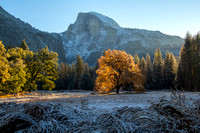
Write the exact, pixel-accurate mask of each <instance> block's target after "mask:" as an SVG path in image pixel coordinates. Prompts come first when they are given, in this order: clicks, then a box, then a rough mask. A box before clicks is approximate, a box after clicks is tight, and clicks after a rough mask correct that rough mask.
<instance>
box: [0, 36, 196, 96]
mask: <svg viewBox="0 0 200 133" xmlns="http://www.w3.org/2000/svg"><path fill="white" fill-rule="evenodd" d="M127 60H128V63H127V62H126V61H127ZM120 63H121V64H120ZM130 63H131V64H130ZM121 68H123V69H121ZM134 73H135V74H136V73H137V74H136V75H137V76H135V77H134V76H132V75H134ZM139 73H140V74H139ZM109 74H110V76H108V75H109ZM141 74H142V75H141ZM112 75H115V76H114V77H113V76H112ZM111 79H112V81H111ZM131 80H132V81H131ZM97 81H98V82H97ZM104 81H106V82H104ZM107 81H109V82H107ZM141 84H143V85H141ZM102 86H103V87H102ZM111 86H112V87H111ZM139 86H140V87H139ZM141 86H143V88H144V89H146V90H161V89H181V90H186V91H200V33H198V34H197V35H194V36H192V35H191V34H190V33H187V34H186V38H185V43H184V44H183V46H182V48H181V50H180V55H179V57H176V56H174V55H173V53H170V52H169V51H167V52H166V53H165V57H164V58H163V57H162V53H161V51H160V49H159V48H158V49H156V50H155V52H154V58H153V62H152V61H151V57H150V55H149V54H147V55H146V57H145V58H144V57H142V58H139V56H138V55H137V54H135V55H134V57H132V56H131V55H129V54H127V53H126V52H125V51H115V50H113V51H112V50H107V51H104V54H103V55H102V56H101V58H100V59H99V60H98V62H96V65H95V66H94V67H89V65H88V64H87V63H85V62H84V61H83V59H82V58H81V57H80V55H78V56H77V58H76V62H75V63H72V64H67V63H60V64H59V67H58V55H57V53H56V52H52V51H49V50H48V47H45V48H42V49H39V50H38V52H35V53H34V52H33V51H30V50H29V48H28V46H27V44H26V42H25V40H23V41H22V44H21V45H20V47H15V48H12V47H7V48H5V47H4V45H3V44H2V42H0V91H1V92H5V93H17V92H20V91H32V90H36V89H47V90H52V89H53V88H55V89H56V90H77V89H78V90H94V89H95V90H98V89H99V88H102V89H101V90H102V92H103V91H108V92H109V91H112V89H113V88H115V89H116V88H117V89H116V90H117V91H118V90H119V88H120V87H122V88H123V89H125V90H134V89H135V90H137V89H138V88H140V89H141V88H142V87H141ZM108 88H111V89H108ZM140 89H139V90H140Z"/></svg>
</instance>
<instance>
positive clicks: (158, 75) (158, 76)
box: [152, 48, 163, 90]
mask: <svg viewBox="0 0 200 133" xmlns="http://www.w3.org/2000/svg"><path fill="white" fill-rule="evenodd" d="M162 66H163V61H162V54H161V51H160V49H159V48H158V49H156V50H155V53H154V60H153V79H152V80H153V81H152V84H153V87H154V89H156V90H157V89H162V85H163V74H162Z"/></svg>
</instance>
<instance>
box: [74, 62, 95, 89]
mask: <svg viewBox="0 0 200 133" xmlns="http://www.w3.org/2000/svg"><path fill="white" fill-rule="evenodd" d="M89 70H90V69H89V66H88V64H87V63H85V71H84V73H83V75H82V76H81V80H80V82H79V85H78V89H84V90H92V89H93V85H92V81H91V75H90V71H89Z"/></svg>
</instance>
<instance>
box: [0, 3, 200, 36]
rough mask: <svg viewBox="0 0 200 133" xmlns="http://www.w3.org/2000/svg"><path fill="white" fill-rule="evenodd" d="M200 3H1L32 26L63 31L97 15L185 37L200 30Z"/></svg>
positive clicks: (44, 29)
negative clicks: (81, 14)
mask: <svg viewBox="0 0 200 133" xmlns="http://www.w3.org/2000/svg"><path fill="white" fill-rule="evenodd" d="M199 5H200V1H199V0H190V1H189V0H165V1H164V0H151V1H150V0H58V1H56V0H0V6H2V7H3V8H4V9H5V10H6V11H8V12H9V13H11V14H12V15H14V16H15V17H17V18H20V19H21V20H23V21H25V22H27V23H29V24H31V25H32V26H33V27H35V28H37V29H40V30H42V31H48V32H63V31H65V30H67V28H68V26H69V24H71V23H74V22H75V20H76V17H77V14H78V13H79V12H90V11H94V12H98V13H101V14H104V15H106V16H108V17H110V18H112V19H114V20H115V21H116V22H117V23H118V24H119V25H120V26H121V27H128V28H139V29H147V30H158V31H161V32H163V33H166V34H169V35H178V36H181V37H183V38H184V37H185V34H186V32H187V31H190V32H191V33H192V34H196V33H197V32H198V31H200V17H199V14H200V8H199Z"/></svg>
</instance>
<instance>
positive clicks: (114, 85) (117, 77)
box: [96, 49, 145, 93]
mask: <svg viewBox="0 0 200 133" xmlns="http://www.w3.org/2000/svg"><path fill="white" fill-rule="evenodd" d="M98 63H99V68H98V70H97V71H96V73H97V75H98V77H97V79H96V90H97V91H98V92H100V93H109V92H111V91H113V90H116V93H119V89H120V88H121V87H122V86H123V85H125V84H127V83H129V84H131V85H132V86H133V87H135V88H137V89H138V88H143V83H144V81H145V77H144V76H143V75H142V73H141V71H140V69H139V67H138V65H136V64H135V63H134V58H133V57H132V56H131V55H130V54H127V53H126V52H125V51H120V50H110V49H109V50H107V51H105V55H104V56H101V58H100V59H99V60H98Z"/></svg>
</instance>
